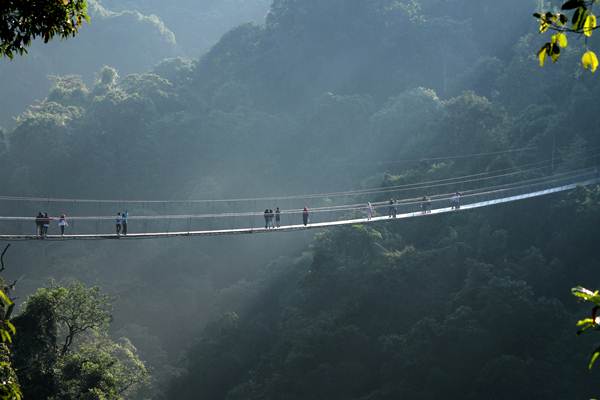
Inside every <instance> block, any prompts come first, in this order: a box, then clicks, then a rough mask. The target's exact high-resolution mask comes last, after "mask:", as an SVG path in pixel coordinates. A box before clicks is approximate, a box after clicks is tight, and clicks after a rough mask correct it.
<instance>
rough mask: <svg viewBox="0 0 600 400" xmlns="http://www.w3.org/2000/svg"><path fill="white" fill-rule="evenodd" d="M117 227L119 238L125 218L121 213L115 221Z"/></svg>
mask: <svg viewBox="0 0 600 400" xmlns="http://www.w3.org/2000/svg"><path fill="white" fill-rule="evenodd" d="M115 224H116V225H115V227H116V228H117V236H121V226H122V225H123V217H122V216H121V213H120V212H118V213H117V218H116V219H115Z"/></svg>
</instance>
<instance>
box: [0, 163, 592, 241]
mask: <svg viewBox="0 0 600 400" xmlns="http://www.w3.org/2000/svg"><path fill="white" fill-rule="evenodd" d="M550 164H552V165H550ZM555 167H556V166H555V161H554V160H544V161H539V162H533V163H528V164H522V165H518V166H514V167H510V168H504V169H497V170H488V171H482V172H479V173H475V174H470V175H463V176H457V177H452V178H445V179H439V180H432V181H427V182H418V183H409V184H403V185H393V186H384V187H378V188H370V189H358V190H351V191H345V192H331V193H315V194H308V195H306V194H304V195H293V196H279V197H261V198H239V199H213V200H102V199H67V198H50V197H14V196H13V197H11V196H0V204H2V203H5V206H4V207H3V209H5V210H13V211H20V212H22V211H23V210H27V212H28V213H29V211H33V210H39V209H42V207H45V208H47V209H50V210H51V211H53V214H50V215H60V214H61V213H63V212H64V210H65V209H69V210H71V212H70V213H69V214H70V215H69V216H68V217H67V221H68V223H69V226H68V227H67V229H66V233H65V234H64V235H60V234H57V233H55V232H56V229H55V226H56V220H57V217H53V218H52V219H53V221H52V229H51V231H50V234H47V235H45V237H44V240H50V241H68V240H116V239H118V240H135V239H158V238H174V237H201V236H223V235H244V234H265V233H276V232H290V231H301V230H310V229H323V228H330V227H338V226H344V225H356V224H371V223H382V222H388V223H393V222H396V221H403V220H406V219H409V218H423V217H432V216H435V215H441V214H449V213H457V212H463V211H468V210H474V209H478V208H483V207H492V206H496V205H500V204H505V203H511V202H517V201H523V200H526V199H531V198H536V197H541V196H548V195H551V194H555V193H560V192H566V191H570V190H573V189H575V188H577V187H580V186H588V185H593V184H598V183H600V174H599V172H598V171H599V170H598V168H597V167H596V166H591V167H589V166H588V167H584V168H570V169H568V168H562V169H557V170H555ZM457 192H460V207H456V204H454V203H453V202H454V201H456V193H457ZM390 198H392V199H394V200H393V202H390V200H389V199H390ZM10 204H12V206H8V205H10ZM261 204H262V205H263V207H264V204H275V205H277V206H278V207H281V212H280V214H279V217H280V219H279V220H278V221H277V222H275V221H273V222H270V221H271V220H270V219H268V218H266V217H265V213H263V212H262V211H258V210H262V207H259V205H261ZM284 205H286V207H282V206H284ZM304 207H308V213H309V219H308V221H307V223H306V224H304V222H303V211H304ZM273 208H275V207H273ZM121 209H128V210H129V215H130V216H129V218H128V228H129V229H128V230H129V232H128V234H127V235H123V234H117V233H116V231H115V224H116V221H115V214H116V213H114V211H117V210H121ZM107 210H110V213H109V212H108V211H107ZM181 210H186V211H188V212H178V211H181ZM190 210H192V211H196V212H191V213H190V212H189V211H190ZM231 210H236V211H237V210H240V211H238V212H231ZM267 210H269V209H267ZM267 210H265V211H267ZM93 211H95V212H96V213H95V214H94V213H93ZM29 215H35V211H33V212H31V213H29ZM35 225H36V219H35V217H33V216H32V217H28V216H0V241H20V240H40V239H41V238H40V236H39V234H38V233H37V232H36V230H35Z"/></svg>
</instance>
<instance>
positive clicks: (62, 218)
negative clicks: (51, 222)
mask: <svg viewBox="0 0 600 400" xmlns="http://www.w3.org/2000/svg"><path fill="white" fill-rule="evenodd" d="M67 226H69V223H68V222H67V216H66V215H65V214H62V215H61V216H60V218H59V219H58V227H59V228H60V236H65V228H66V227H67Z"/></svg>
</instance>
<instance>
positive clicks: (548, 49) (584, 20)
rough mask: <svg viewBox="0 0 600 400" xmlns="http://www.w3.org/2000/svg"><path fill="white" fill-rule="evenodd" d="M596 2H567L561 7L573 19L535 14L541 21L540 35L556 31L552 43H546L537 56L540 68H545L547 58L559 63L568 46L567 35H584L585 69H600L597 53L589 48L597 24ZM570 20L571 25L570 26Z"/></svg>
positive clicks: (564, 16) (560, 13)
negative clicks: (594, 8)
mask: <svg viewBox="0 0 600 400" xmlns="http://www.w3.org/2000/svg"><path fill="white" fill-rule="evenodd" d="M594 3H596V0H567V1H565V2H564V3H563V5H562V6H561V11H567V12H572V15H571V18H569V16H567V15H566V14H563V13H562V12H557V13H554V12H551V11H548V12H544V13H535V14H533V16H534V17H535V18H537V19H539V21H540V33H544V32H547V31H554V32H556V33H554V34H553V35H552V37H551V39H550V42H547V43H545V44H544V45H543V46H542V48H541V49H540V50H539V51H538V53H537V56H538V59H539V62H540V66H542V67H543V66H544V63H545V62H546V58H547V57H550V58H551V59H552V61H553V62H556V61H558V59H559V57H560V55H561V49H565V48H566V47H567V46H568V39H567V34H576V35H583V36H584V37H585V50H586V51H585V53H583V55H582V57H581V64H582V66H583V68H585V69H589V70H590V71H591V72H596V69H597V68H598V57H597V56H596V53H594V52H593V51H592V50H590V49H589V48H588V38H590V37H591V36H592V33H593V31H594V30H595V29H597V28H598V26H597V24H596V16H595V15H594V14H593V12H592V11H593V7H594ZM569 20H570V21H571V24H569Z"/></svg>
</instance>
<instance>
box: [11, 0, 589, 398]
mask: <svg viewBox="0 0 600 400" xmlns="http://www.w3.org/2000/svg"><path fill="white" fill-rule="evenodd" d="M174 3H177V5H173V6H171V5H165V4H166V3H165V2H159V1H146V2H143V1H141V0H128V1H124V2H117V1H109V0H104V1H102V2H99V1H96V0H91V1H88V7H89V9H90V15H91V21H90V23H89V24H86V25H84V26H83V28H82V30H81V32H82V33H81V37H79V36H78V37H74V38H70V39H68V40H66V41H60V40H56V41H53V42H51V43H49V44H42V43H34V45H33V46H32V47H31V48H30V49H29V54H27V55H24V56H23V57H22V58H19V59H15V60H13V61H11V60H5V59H0V94H1V95H2V96H1V97H0V121H1V122H0V125H1V126H2V127H0V170H1V171H2V172H3V173H2V174H1V175H0V187H1V188H2V190H1V191H0V195H1V196H36V197H40V198H81V199H85V198H88V199H123V200H132V199H136V200H137V199H165V200H178V199H184V200H185V199H227V198H235V197H245V196H248V197H263V196H284V195H288V194H303V193H304V194H308V193H320V192H329V191H341V190H347V189H355V188H358V189H360V188H373V187H381V188H385V187H391V186H394V185H400V184H411V183H415V182H427V181H432V180H442V179H448V178H452V177H456V176H469V175H471V174H478V173H482V172H485V171H496V170H503V169H510V168H518V167H520V166H523V165H530V164H531V163H536V162H542V161H544V160H549V159H550V158H551V159H552V163H553V167H554V165H556V168H557V170H560V169H561V168H563V169H567V168H577V167H579V166H584V165H589V162H590V158H591V159H593V160H594V159H595V161H597V158H598V157H597V155H598V152H599V151H600V135H599V134H598V127H597V121H596V119H595V118H596V115H597V114H596V111H597V110H598V107H597V105H596V104H597V101H596V100H597V99H598V97H596V96H600V83H599V81H598V76H597V75H594V74H592V73H590V72H589V71H586V70H584V69H582V68H581V66H580V64H579V58H580V54H581V51H582V49H584V48H586V46H589V48H595V47H596V46H597V45H598V43H597V40H595V38H594V36H592V37H590V38H589V39H586V40H585V43H584V41H583V40H578V39H577V38H576V37H573V38H571V39H570V43H569V47H568V48H566V49H563V52H562V56H561V60H560V62H557V63H556V64H551V63H547V64H546V65H545V66H544V67H543V68H540V67H539V64H538V59H537V57H536V52H537V51H538V49H539V47H540V46H541V45H542V42H543V39H541V38H540V35H539V33H538V21H536V20H535V19H534V18H533V17H532V13H533V12H536V11H537V10H538V8H539V6H540V5H539V2H538V1H533V0H526V1H523V0H506V1H503V2H498V1H492V0H482V1H478V2H473V1H469V0H273V2H272V4H268V2H265V1H260V0H256V1H254V0H253V1H240V0H238V1H234V0H227V1H223V2H217V1H209V0H205V1H201V2H197V1H178V2H174ZM557 6H560V5H559V4H557ZM39 60H45V61H44V62H39ZM47 75H51V77H50V79H49V80H48V77H47ZM35 99H38V100H35ZM510 149H525V151H515V152H511V151H510ZM465 154H480V155H481V156H477V157H464V158H461V157H451V156H460V155H465ZM425 194H426V193H423V195H425ZM387 199H388V198H387V197H380V198H376V199H372V200H379V201H385V200H387ZM360 201H362V200H360ZM3 206H6V203H4V202H2V199H0V207H3ZM276 206H281V207H285V204H281V205H279V204H271V203H270V204H261V203H258V204H256V208H257V209H256V211H261V210H263V209H264V208H265V207H267V208H269V207H270V208H275V207H276ZM309 206H310V205H309ZM10 207H15V206H14V205H11V206H10ZM50 207H52V206H51V205H50V204H49V203H45V202H44V201H40V202H38V203H32V204H23V205H19V206H18V209H19V211H20V212H26V213H28V216H32V217H33V216H35V214H37V212H38V211H41V210H45V209H48V208H50ZM49 211H53V212H55V213H61V212H64V213H66V214H67V215H73V214H75V213H76V212H77V210H62V209H61V210H59V209H56V210H49ZM100 211H101V212H103V213H106V214H107V215H114V214H116V212H117V211H120V210H119V209H114V210H108V209H106V208H105V207H104V208H100ZM232 211H235V210H232ZM129 212H130V213H131V214H132V215H135V214H136V213H137V214H142V213H145V212H152V213H160V212H162V210H161V209H159V208H158V207H155V206H152V205H146V206H140V207H139V208H138V209H135V208H133V209H130V210H129ZM0 215H3V214H1V213H0ZM0 224H2V222H1V221H0ZM55 228H56V227H54V226H53V227H52V229H55ZM131 229H132V231H135V230H136V229H137V230H142V229H143V227H141V226H135V224H134V223H133V222H132V223H131ZM31 230H34V226H33V224H32V226H31ZM599 235H600V187H598V186H589V187H581V188H578V189H576V190H574V191H571V192H568V193H564V194H558V195H551V196H547V197H541V198H537V199H531V200H526V201H522V202H516V203H510V204H505V205H499V206H496V207H490V208H483V209H479V210H472V211H465V212H459V213H453V214H448V215H440V216H432V217H427V218H416V219H411V220H406V221H394V222H389V223H388V222H382V223H373V224H366V225H356V226H350V227H340V228H331V229H327V230H321V231H313V230H307V231H300V232H291V233H283V232H281V233H278V232H275V233H272V234H268V235H247V236H239V237H238V236H231V237H228V236H224V237H211V238H183V239H170V240H151V241H129V240H123V241H97V242H84V241H79V242H75V241H72V242H61V241H43V240H38V241H31V242H16V243H13V244H12V245H11V247H10V249H9V250H8V251H7V253H6V256H5V262H6V270H5V271H3V272H2V274H3V277H4V279H5V281H6V282H7V284H10V282H13V281H15V280H17V284H16V285H15V288H14V295H15V296H17V299H16V300H15V302H16V303H17V306H16V308H15V310H14V311H13V320H12V322H13V324H14V326H15V328H16V332H15V333H14V338H13V343H12V344H11V345H10V346H9V347H10V348H11V351H12V355H13V360H12V363H13V367H14V368H15V373H16V377H17V378H18V381H19V384H20V386H21V390H22V392H23V398H24V399H46V398H47V399H136V400H142V399H156V400H161V399H181V400H186V399H190V400H192V399H210V400H220V399H223V400H238V399H239V400H242V399H244V400H250V399H252V400H254V399H256V400H258V399H277V400H310V399H315V400H316V399H327V400H335V399H340V400H349V399H355V400H388V399H390V400H391V399H411V400H413V399H414V400H421V399H422V400H427V399H438V398H446V399H457V400H458V399H461V400H462V399H498V400H500V399H528V400H530V399H552V398H560V399H589V398H593V397H594V396H598V395H600V375H599V374H600V372H598V371H597V370H596V369H592V370H591V371H589V370H588V369H587V368H586V367H587V365H588V364H587V363H588V360H589V356H590V353H591V352H592V350H593V349H594V347H595V344H596V345H597V341H598V338H596V337H595V335H594V333H592V334H590V335H586V336H581V337H578V336H576V334H575V332H576V331H577V327H576V326H575V323H576V321H577V320H578V319H580V317H581V315H583V314H587V313H588V312H589V310H588V308H589V307H587V306H585V305H582V304H580V303H578V302H577V300H576V299H575V298H574V297H573V296H572V295H571V292H570V290H571V288H572V287H574V286H577V285H584V286H586V287H590V288H596V287H599V286H600V270H597V268H598V266H599V265H600V256H599V255H598V252H597V251H596V250H597V248H596V246H597V243H596V242H597V237H598V236H599ZM1 301H2V299H0V302H1ZM85 316H89V317H90V318H91V320H89V321H88V320H85ZM73 327H75V328H76V329H73ZM79 328H80V329H79ZM84 328H85V329H84ZM599 337H600V336H599ZM0 356H1V357H3V354H1V352H0ZM1 357H0V358H1ZM2 368H4V366H3V364H0V369H2ZM0 372H2V371H1V370H0ZM2 373H3V372H2Z"/></svg>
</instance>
